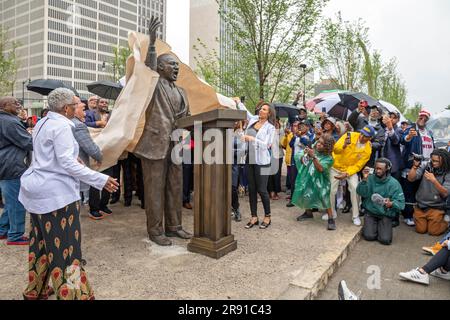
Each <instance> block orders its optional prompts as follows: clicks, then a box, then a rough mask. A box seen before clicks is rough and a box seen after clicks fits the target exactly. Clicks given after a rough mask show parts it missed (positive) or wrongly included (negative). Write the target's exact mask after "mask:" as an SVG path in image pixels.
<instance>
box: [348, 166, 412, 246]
mask: <svg viewBox="0 0 450 320" xmlns="http://www.w3.org/2000/svg"><path fill="white" fill-rule="evenodd" d="M391 168H392V164H391V162H390V161H389V160H388V159H386V158H379V159H378V160H377V161H376V163H375V175H370V176H369V172H370V171H369V168H368V167H366V169H364V170H363V173H362V181H361V183H360V184H359V185H358V188H357V189H356V192H357V193H358V194H359V195H360V196H361V197H362V199H364V200H363V204H362V205H363V207H364V208H365V209H366V212H367V214H366V217H365V219H364V227H363V237H364V239H366V240H367V241H375V240H378V242H380V243H381V244H384V245H390V244H391V243H392V219H393V218H395V216H396V215H397V214H398V213H399V212H400V211H401V210H403V208H404V207H405V196H404V195H403V190H402V187H401V186H400V183H399V182H398V181H397V180H396V179H394V178H393V177H391V176H390V170H391Z"/></svg>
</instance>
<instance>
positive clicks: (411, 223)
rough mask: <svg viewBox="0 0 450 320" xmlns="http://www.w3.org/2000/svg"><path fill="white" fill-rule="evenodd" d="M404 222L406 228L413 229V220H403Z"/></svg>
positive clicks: (414, 224)
mask: <svg viewBox="0 0 450 320" xmlns="http://www.w3.org/2000/svg"><path fill="white" fill-rule="evenodd" d="M404 222H405V223H406V225H407V226H408V227H415V226H416V223H415V222H414V219H405V220H404Z"/></svg>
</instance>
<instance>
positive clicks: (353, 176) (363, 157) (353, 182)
mask: <svg viewBox="0 0 450 320" xmlns="http://www.w3.org/2000/svg"><path fill="white" fill-rule="evenodd" d="M374 136H375V130H374V129H373V128H372V127H371V126H366V127H364V128H363V129H362V130H361V131H360V132H359V133H358V132H348V133H347V134H346V135H343V136H342V137H341V138H340V139H339V140H338V142H337V143H336V145H335V146H334V152H333V157H334V165H333V167H332V168H331V173H330V175H331V193H330V196H331V199H330V200H331V207H332V209H333V218H336V217H337V213H336V193H337V190H338V187H339V183H340V182H341V181H347V183H348V188H349V191H350V195H351V201H352V204H353V206H352V214H353V223H354V224H355V225H356V226H360V225H361V220H360V219H359V202H358V195H357V194H356V188H357V187H358V183H359V180H358V172H360V171H361V170H362V169H364V167H365V166H366V164H367V162H368V161H369V159H370V156H371V154H372V145H371V143H370V140H371V139H372V138H373V137H374ZM325 217H326V220H328V215H325V216H324V218H325Z"/></svg>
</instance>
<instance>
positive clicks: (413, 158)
mask: <svg viewBox="0 0 450 320" xmlns="http://www.w3.org/2000/svg"><path fill="white" fill-rule="evenodd" d="M235 101H236V105H237V108H238V109H241V110H245V111H247V115H248V116H247V121H242V122H236V124H235V128H234V143H233V146H234V147H233V151H234V164H233V165H232V190H231V191H232V203H231V208H232V216H233V218H234V220H236V221H241V220H242V213H241V207H240V204H239V198H240V196H242V195H243V194H248V197H249V204H250V210H249V211H250V215H251V217H250V220H249V221H248V223H247V224H246V225H245V228H246V229H252V228H254V227H256V226H257V227H259V229H267V228H269V227H270V226H271V225H272V210H271V202H272V201H280V199H281V197H280V193H281V192H282V190H283V189H284V188H283V186H282V172H283V167H284V166H286V172H287V177H286V189H287V195H288V196H287V198H286V200H287V201H288V202H287V204H286V206H287V207H288V208H299V209H301V211H300V215H299V216H298V218H297V221H299V222H301V223H303V222H304V221H308V220H311V219H313V218H314V213H315V212H321V213H323V216H322V219H323V220H326V221H327V222H328V224H327V229H328V230H337V224H336V218H337V213H338V209H339V208H340V209H342V213H347V212H350V211H351V213H352V222H353V224H354V225H356V226H362V228H363V237H364V239H366V240H368V241H378V242H380V243H381V244H384V245H390V244H391V243H392V242H393V228H395V227H396V226H398V225H399V223H400V216H401V215H403V217H404V222H405V223H406V224H407V225H408V226H412V227H415V230H416V231H417V232H418V233H429V234H430V235H433V236H439V235H442V234H444V233H445V232H446V231H447V232H448V227H449V224H448V222H449V220H448V217H446V210H448V203H449V198H450V197H449V191H450V153H449V150H443V149H435V147H434V142H433V133H432V132H431V131H430V130H428V129H427V126H426V124H427V122H428V120H429V119H430V117H431V114H430V113H429V112H428V111H426V110H422V111H421V112H420V114H419V117H418V119H417V121H416V122H415V123H399V122H400V114H399V113H397V112H390V113H388V114H383V110H382V109H380V108H379V107H377V106H369V105H368V104H367V102H365V101H361V102H360V103H359V105H358V108H357V109H356V110H354V111H353V112H352V114H351V115H350V117H349V119H348V121H341V120H337V119H334V118H332V117H329V116H328V115H326V114H324V113H323V114H321V115H320V121H315V122H313V121H311V120H310V119H309V117H308V112H307V110H306V109H305V108H304V107H300V108H299V114H298V116H297V117H296V118H295V119H293V120H292V121H289V122H288V123H287V124H286V125H283V124H282V121H281V119H280V118H279V117H277V114H276V111H275V108H274V107H273V106H272V105H271V104H269V103H265V102H261V103H260V104H259V105H258V106H257V108H256V112H255V115H253V114H252V113H250V112H249V111H248V110H247V108H246V107H245V105H244V104H243V103H242V102H241V101H240V100H239V99H238V98H236V99H235ZM48 105H49V108H48V109H46V110H44V111H43V112H42V114H41V117H40V119H38V118H37V117H28V116H27V115H26V114H24V112H23V107H22V106H21V104H20V102H19V101H18V100H17V99H16V98H14V97H2V98H1V99H0V138H1V139H0V192H1V196H2V197H1V198H2V199H3V201H2V205H3V206H4V210H3V214H2V216H1V218H0V239H6V240H7V244H8V245H28V246H29V248H30V252H29V261H30V264H29V271H30V283H29V285H28V287H27V289H26V290H25V292H24V298H25V299H30V300H33V299H43V298H46V297H48V295H49V294H51V293H52V290H54V292H55V293H56V294H57V296H58V298H62V299H64V298H67V297H69V298H79V299H93V297H94V296H93V292H92V289H91V288H90V286H89V283H88V281H87V277H86V274H85V271H84V269H83V264H82V261H83V260H82V255H81V229H80V223H79V215H80V203H84V204H85V205H86V206H88V207H89V210H88V215H89V217H90V218H91V219H93V220H102V219H104V218H105V217H107V216H109V215H111V214H112V210H111V209H110V208H109V207H108V205H110V204H114V203H117V202H119V201H120V197H121V195H122V194H123V196H124V201H123V205H124V206H125V207H129V206H131V204H132V199H133V192H134V191H136V195H137V196H138V198H139V199H140V201H141V207H142V208H145V199H144V198H145V197H144V182H143V173H142V170H143V169H142V163H141V159H140V158H139V157H137V156H136V155H134V154H132V153H125V154H123V155H122V157H121V158H120V159H119V160H118V163H117V165H115V166H114V167H112V168H109V169H107V170H105V171H103V172H96V171H94V170H91V169H90V168H93V167H94V165H95V167H97V166H99V165H101V162H102V158H103V155H102V152H101V150H100V149H99V147H98V146H97V145H96V144H95V143H94V141H93V139H92V137H91V134H90V132H89V129H88V128H89V127H90V128H94V129H102V128H104V127H106V125H107V123H108V121H109V119H110V111H109V110H108V100H106V99H102V98H99V97H96V96H93V97H90V98H89V100H87V101H86V102H84V101H81V100H80V98H79V97H76V96H74V94H73V93H72V92H71V91H70V90H68V89H63V88H60V89H56V90H54V91H53V92H52V93H51V94H50V95H49V97H48ZM38 120H39V121H38ZM187 143H189V148H188V149H190V150H191V151H192V150H193V149H194V148H195V143H194V141H193V140H187ZM121 171H122V173H121ZM121 177H123V179H121ZM120 180H122V181H123V183H122V189H123V190H121V189H120V185H119V182H118V181H120ZM193 184H194V182H193V165H192V163H184V164H183V191H182V194H180V197H182V198H183V206H184V208H186V209H193V207H192V205H191V203H190V202H191V192H192V189H193ZM44 186H45V190H46V191H45V192H42V190H43V189H42V188H43V187H44ZM258 198H260V199H261V202H262V205H263V210H264V217H263V219H262V220H260V218H259V216H258ZM80 199H81V202H80V201H79V200H80ZM26 211H27V212H29V213H30V217H31V225H32V228H31V232H30V237H27V236H24V234H25V212H26ZM362 217H364V219H363V220H364V222H363V221H362ZM449 237H450V235H449V234H447V235H446V236H445V237H444V238H443V239H442V241H440V242H439V243H437V244H435V245H434V246H432V247H426V248H424V250H426V251H427V252H431V253H432V254H434V255H435V257H434V258H433V259H432V260H431V261H430V263H429V264H427V265H426V266H424V267H422V268H417V269H414V270H413V271H411V272H409V273H404V274H401V277H403V278H405V279H409V280H413V279H419V280H418V282H420V281H421V282H422V283H425V282H427V276H428V274H434V275H435V274H439V276H440V277H443V278H446V277H447V278H449V275H448V274H447V272H448V271H449V269H450V265H449V261H450V260H449V255H448V240H449ZM63 273H67V274H69V276H67V277H66V276H64V277H62V278H61V274H63ZM71 275H77V276H76V277H75V278H76V279H77V280H76V281H79V286H78V288H81V289H80V290H74V289H73V288H72V287H70V286H68V285H67V279H68V278H70V276H71ZM49 279H52V281H53V289H50V288H49V286H48V285H49ZM413 281H414V280H413Z"/></svg>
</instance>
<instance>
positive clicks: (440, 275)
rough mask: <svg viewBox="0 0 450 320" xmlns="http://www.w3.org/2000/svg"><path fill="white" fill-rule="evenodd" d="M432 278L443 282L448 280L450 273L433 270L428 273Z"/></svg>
mask: <svg viewBox="0 0 450 320" xmlns="http://www.w3.org/2000/svg"><path fill="white" fill-rule="evenodd" d="M430 274H431V275H432V276H433V277H437V278H441V279H444V280H450V272H445V273H444V272H443V271H442V270H441V268H439V269H436V270H434V271H433V272H432V273H430Z"/></svg>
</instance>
